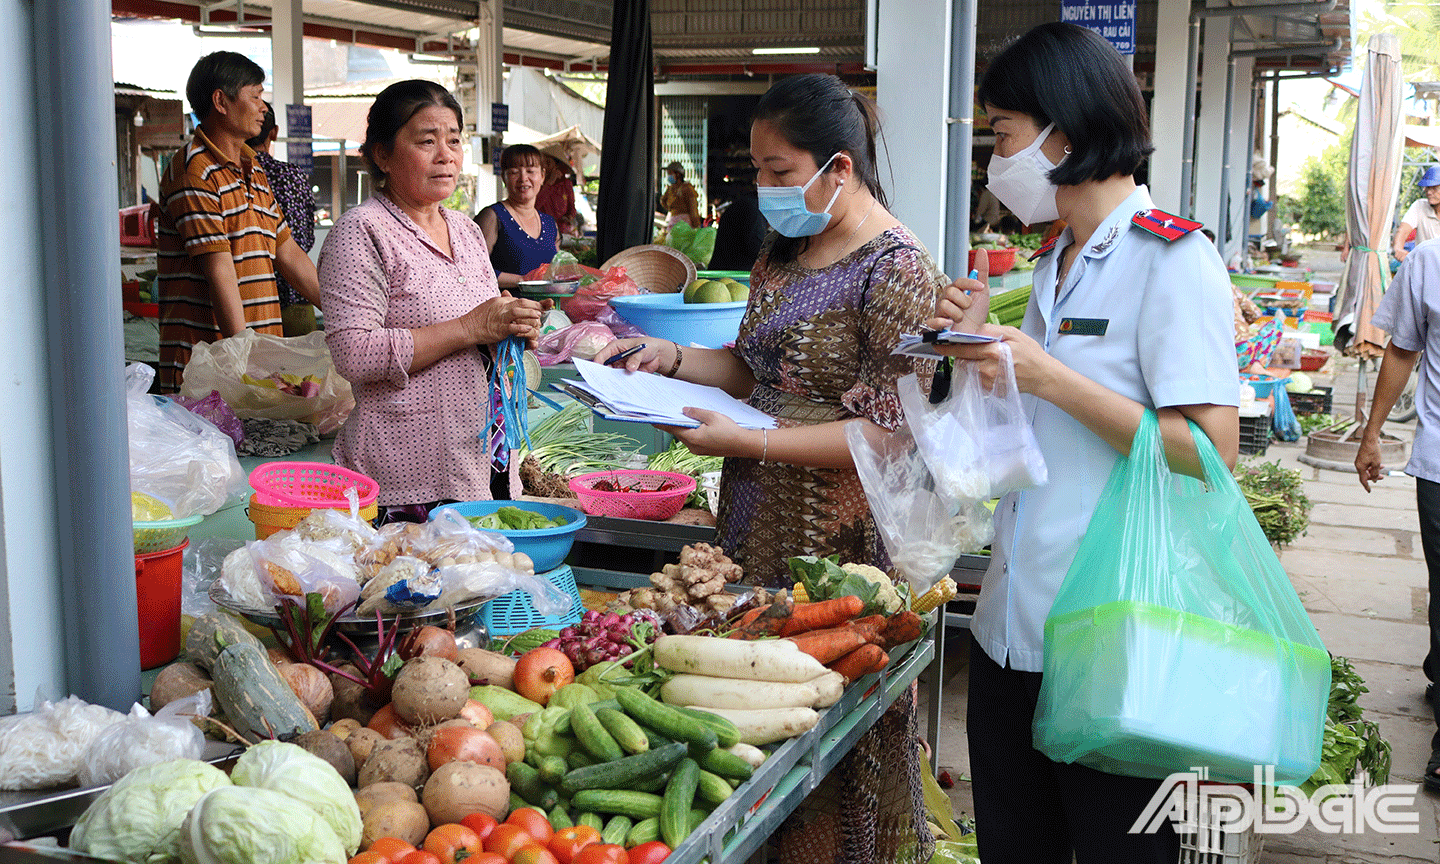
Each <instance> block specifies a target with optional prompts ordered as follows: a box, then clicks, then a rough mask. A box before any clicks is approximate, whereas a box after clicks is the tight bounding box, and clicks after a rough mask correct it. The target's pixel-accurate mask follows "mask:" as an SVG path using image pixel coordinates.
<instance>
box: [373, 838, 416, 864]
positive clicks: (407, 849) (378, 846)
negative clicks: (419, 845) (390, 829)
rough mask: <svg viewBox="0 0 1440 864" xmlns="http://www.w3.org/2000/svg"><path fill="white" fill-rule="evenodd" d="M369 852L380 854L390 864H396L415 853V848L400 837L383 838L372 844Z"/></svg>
mask: <svg viewBox="0 0 1440 864" xmlns="http://www.w3.org/2000/svg"><path fill="white" fill-rule="evenodd" d="M366 851H368V852H378V853H379V854H381V855H384V856H385V860H386V861H388V862H389V864H396V862H397V861H399V860H400V859H401V858H404V857H405V856H406V855H409V854H410V853H411V852H414V851H415V847H414V846H411V845H410V844H409V843H406V842H405V841H404V840H401V839H400V838H399V837H381V838H380V839H378V840H376V841H375V842H374V843H371V844H370V848H369V849H367V850H366Z"/></svg>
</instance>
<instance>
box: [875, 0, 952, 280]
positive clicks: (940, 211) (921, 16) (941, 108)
mask: <svg viewBox="0 0 1440 864" xmlns="http://www.w3.org/2000/svg"><path fill="white" fill-rule="evenodd" d="M950 7H951V0H893V2H886V3H883V4H881V7H880V21H879V28H878V29H879V38H878V40H877V41H878V59H877V66H876V71H875V85H876V91H877V94H878V96H879V103H880V120H881V123H882V124H883V128H884V131H885V135H884V141H883V146H882V147H881V149H880V155H879V159H880V165H879V171H880V183H881V185H883V186H884V187H885V189H886V191H887V192H888V193H889V195H890V210H891V212H893V213H894V214H895V216H896V218H898V219H899V220H900V221H901V222H903V223H905V225H906V226H907V227H909V228H910V230H911V231H913V232H914V233H915V236H916V237H918V238H919V239H920V242H921V243H923V244H925V248H926V249H927V250H928V251H929V252H930V253H931V255H932V256H936V257H937V260H938V256H939V255H940V254H941V251H942V250H943V248H944V247H943V245H942V241H943V239H944V236H945V221H946V217H947V214H946V212H945V190H946V185H947V179H946V175H947V173H948V172H947V169H946V161H947V160H946V156H947V150H946V139H947V134H946V129H945V118H946V116H947V115H948V114H949V108H950V93H949V90H950V83H949V82H950V19H951V8H950ZM955 218H964V214H963V213H961V214H957V215H956V217H955ZM950 275H952V276H953V275H959V274H950Z"/></svg>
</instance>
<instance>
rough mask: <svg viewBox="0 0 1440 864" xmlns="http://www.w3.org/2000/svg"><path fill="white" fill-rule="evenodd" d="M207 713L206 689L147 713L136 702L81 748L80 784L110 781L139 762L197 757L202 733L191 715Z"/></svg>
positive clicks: (207, 698)
mask: <svg viewBox="0 0 1440 864" xmlns="http://www.w3.org/2000/svg"><path fill="white" fill-rule="evenodd" d="M208 716H210V691H209V690H208V689H206V690H201V691H200V692H198V693H195V694H193V695H191V696H186V697H185V698H183V699H176V700H175V701H174V702H171V703H169V704H168V705H166V706H165V707H164V708H161V709H160V710H159V711H157V712H155V714H154V715H151V713H150V712H149V711H146V710H145V706H143V705H141V704H140V703H139V702H136V703H135V705H134V706H132V707H131V709H130V715H129V716H128V717H126V718H125V719H123V720H121V721H119V722H117V723H114V724H112V725H110V726H108V727H106V728H105V730H104V731H102V732H101V733H100V734H99V735H98V736H96V738H95V740H94V741H91V742H90V746H89V747H88V748H86V750H85V757H84V761H83V762H82V763H81V766H80V772H79V775H78V779H79V781H80V785H81V786H103V785H106V784H110V783H114V782H115V781H116V780H119V779H120V778H121V777H124V776H125V775H126V774H129V773H130V771H131V770H133V769H135V768H139V767H140V766H141V765H153V764H155V763H157V762H169V761H170V760H171V759H199V758H200V757H201V755H202V754H203V753H204V752H205V736H204V735H203V734H201V732H200V729H199V727H197V726H196V725H195V724H194V723H192V722H191V719H190V718H191V717H208Z"/></svg>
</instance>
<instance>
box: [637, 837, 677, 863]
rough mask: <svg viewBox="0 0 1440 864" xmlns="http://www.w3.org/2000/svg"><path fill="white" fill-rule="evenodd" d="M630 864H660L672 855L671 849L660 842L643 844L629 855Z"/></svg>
mask: <svg viewBox="0 0 1440 864" xmlns="http://www.w3.org/2000/svg"><path fill="white" fill-rule="evenodd" d="M627 854H628V855H629V856H630V864H660V862H661V861H664V860H665V859H666V858H667V857H668V856H669V855H670V847H669V846H666V845H665V844H664V843H661V842H660V841H659V840H651V841H650V842H649V843H641V844H640V845H639V846H636V847H635V848H634V849H631V850H630V851H629V852H628V853H627Z"/></svg>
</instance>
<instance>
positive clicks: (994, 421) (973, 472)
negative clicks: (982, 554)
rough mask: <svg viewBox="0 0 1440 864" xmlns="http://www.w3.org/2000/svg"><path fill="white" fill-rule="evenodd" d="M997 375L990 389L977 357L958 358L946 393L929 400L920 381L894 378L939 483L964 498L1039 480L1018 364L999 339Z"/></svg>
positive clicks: (1040, 461)
mask: <svg viewBox="0 0 1440 864" xmlns="http://www.w3.org/2000/svg"><path fill="white" fill-rule="evenodd" d="M1000 348H1001V357H1002V362H1001V368H1000V374H999V375H998V376H996V379H995V381H994V382H993V384H992V385H991V386H990V388H989V389H987V388H986V387H985V385H984V384H983V383H982V382H981V379H980V373H979V371H978V369H977V368H976V365H975V364H974V363H966V362H960V363H956V364H955V368H954V373H953V379H952V381H951V385H950V392H949V394H948V395H946V397H945V398H944V399H943V400H941V401H940V402H939V403H938V404H931V403H930V401H929V399H928V398H927V397H926V396H925V394H923V393H921V392H920V385H919V381H918V380H917V379H916V377H915V376H914V375H907V376H905V377H904V378H901V379H900V380H899V381H898V382H897V385H896V386H897V388H898V390H899V395H900V404H901V406H902V407H903V408H904V410H905V419H906V421H907V422H909V424H910V428H911V430H912V432H913V434H914V436H915V442H916V446H918V447H919V449H920V453H921V455H922V456H923V457H924V458H925V463H926V464H927V465H928V466H929V467H930V472H931V474H932V475H933V476H934V478H935V485H936V488H937V489H938V490H939V491H941V492H942V493H944V494H946V495H949V496H951V497H952V498H954V499H955V500H956V501H958V502H961V503H971V502H976V501H988V500H990V499H992V498H1000V497H1001V496H1004V495H1007V494H1009V493H1011V492H1015V491H1018V490H1020V489H1027V488H1030V487H1032V486H1041V485H1044V483H1045V481H1046V479H1047V476H1048V475H1047V473H1046V470H1045V457H1044V456H1043V455H1042V454H1041V452H1040V445H1039V444H1038V443H1037V442H1036V441H1035V432H1034V430H1033V429H1031V428H1030V421H1029V420H1028V419H1027V418H1026V416H1025V408H1024V405H1023V404H1022V403H1021V402H1020V388H1019V386H1018V385H1017V384H1016V383H1015V364H1014V361H1013V360H1012V359H1011V356H1010V349H1009V348H1008V347H1007V346H1006V345H1005V344H1004V343H1001V345H1000Z"/></svg>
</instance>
